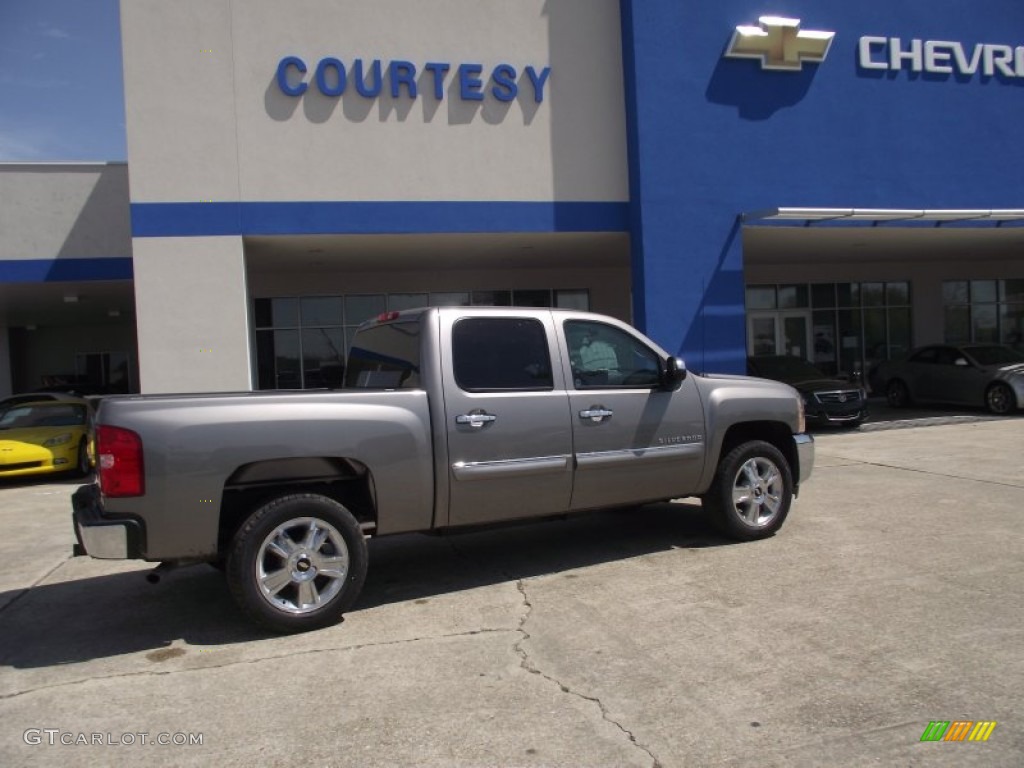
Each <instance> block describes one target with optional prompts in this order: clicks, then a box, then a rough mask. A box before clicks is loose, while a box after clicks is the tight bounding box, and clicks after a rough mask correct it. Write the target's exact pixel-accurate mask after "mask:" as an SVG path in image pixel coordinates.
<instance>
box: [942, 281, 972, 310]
mask: <svg viewBox="0 0 1024 768" xmlns="http://www.w3.org/2000/svg"><path fill="white" fill-rule="evenodd" d="M969 300H970V299H969V297H968V294H967V281H966V280H947V281H946V282H944V283H943V284H942V303H943V304H946V305H947V306H948V305H949V304H966V303H967V302H968V301H969Z"/></svg>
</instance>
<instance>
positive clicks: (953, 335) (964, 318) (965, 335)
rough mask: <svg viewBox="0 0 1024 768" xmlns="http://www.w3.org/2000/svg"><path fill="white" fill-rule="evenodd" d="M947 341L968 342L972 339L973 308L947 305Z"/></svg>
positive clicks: (950, 342)
mask: <svg viewBox="0 0 1024 768" xmlns="http://www.w3.org/2000/svg"><path fill="white" fill-rule="evenodd" d="M945 314H946V343H947V344H966V343H968V342H969V341H970V340H971V308H970V307H968V306H951V307H946V313H945Z"/></svg>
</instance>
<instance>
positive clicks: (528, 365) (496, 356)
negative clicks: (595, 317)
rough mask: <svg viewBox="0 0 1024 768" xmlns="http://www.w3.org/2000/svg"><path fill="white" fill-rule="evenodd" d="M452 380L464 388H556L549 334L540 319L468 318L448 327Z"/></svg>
mask: <svg viewBox="0 0 1024 768" xmlns="http://www.w3.org/2000/svg"><path fill="white" fill-rule="evenodd" d="M452 360H453V367H454V372H455V382H456V383H457V384H458V385H459V388H460V389H463V390H465V391H467V392H503V391H529V390H549V389H553V388H554V381H553V379H552V373H551V353H550V351H549V350H548V340H547V334H546V333H545V332H544V326H543V324H541V322H540V321H539V320H533V319H529V318H518V317H466V318H463V319H461V320H459V321H458V322H457V323H455V327H454V328H453V329H452Z"/></svg>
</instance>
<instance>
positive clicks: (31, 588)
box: [0, 555, 74, 613]
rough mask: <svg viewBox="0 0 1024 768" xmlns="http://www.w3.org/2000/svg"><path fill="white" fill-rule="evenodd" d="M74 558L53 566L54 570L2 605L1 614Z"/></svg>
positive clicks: (0, 607)
mask: <svg viewBox="0 0 1024 768" xmlns="http://www.w3.org/2000/svg"><path fill="white" fill-rule="evenodd" d="M72 557H74V555H68V556H67V557H65V558H64V559H63V560H61V561H60V562H59V563H57V564H56V565H55V566H53V568H51V569H50V570H48V571H47V572H46V573H44V574H43V575H42V576H40V577H39V578H38V579H36V580H35V581H33V582H32V583H31V584H29V585H28V586H27V587H25V588H24V589H22V590H21V591H20V592H18V594H16V595H15V596H14V597H12V598H11V599H10V600H8V601H7V602H6V603H4V604H3V605H0V613H3V612H4V611H6V610H7V609H8V608H10V607H11V606H12V605H14V604H15V603H17V602H18V601H19V600H21V598H23V597H24V596H25V595H27V594H28V593H29V592H31V591H32V590H33V589H34V588H35V587H38V586H39V585H40V584H42V583H43V582H44V581H46V580H47V579H48V578H50V576H52V575H53V574H54V573H56V572H57V571H58V570H59V569H60V568H61V566H63V565H64V564H65V563H67V562H68V561H70V560H71V558H72Z"/></svg>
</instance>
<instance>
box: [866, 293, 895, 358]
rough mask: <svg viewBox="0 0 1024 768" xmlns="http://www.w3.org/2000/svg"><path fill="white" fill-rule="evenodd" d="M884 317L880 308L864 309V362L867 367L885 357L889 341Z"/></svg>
mask: <svg viewBox="0 0 1024 768" xmlns="http://www.w3.org/2000/svg"><path fill="white" fill-rule="evenodd" d="M885 319H886V312H885V310H884V309H882V308H877V309H876V308H872V309H865V310H864V362H865V364H866V365H867V366H868V367H870V366H871V365H873V364H874V363H877V362H878V361H879V360H885V359H886V354H887V352H888V346H889V343H888V333H887V329H886V323H885Z"/></svg>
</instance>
